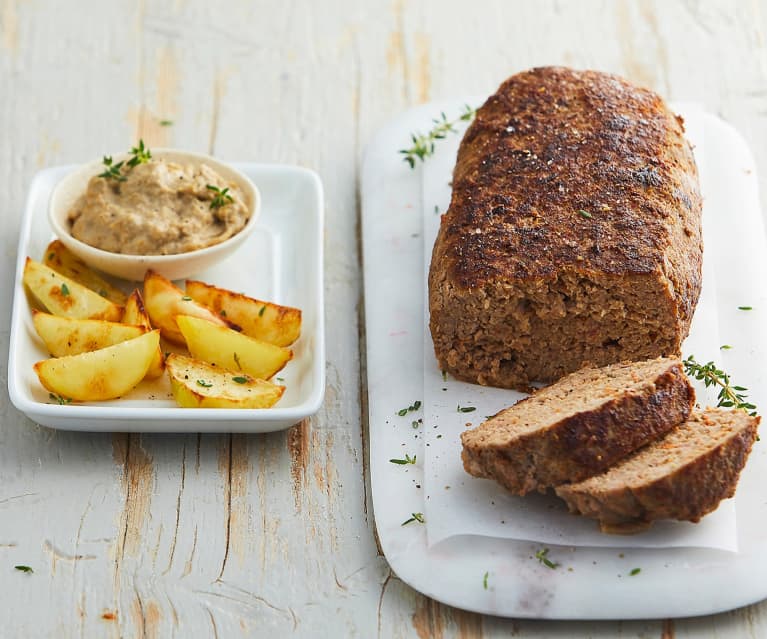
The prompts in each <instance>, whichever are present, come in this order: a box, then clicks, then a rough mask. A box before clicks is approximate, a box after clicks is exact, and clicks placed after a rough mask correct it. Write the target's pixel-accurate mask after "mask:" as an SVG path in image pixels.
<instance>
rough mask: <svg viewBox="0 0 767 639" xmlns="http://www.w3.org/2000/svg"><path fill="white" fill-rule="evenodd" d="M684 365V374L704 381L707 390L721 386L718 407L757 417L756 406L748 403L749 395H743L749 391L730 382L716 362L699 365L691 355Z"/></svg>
mask: <svg viewBox="0 0 767 639" xmlns="http://www.w3.org/2000/svg"><path fill="white" fill-rule="evenodd" d="M682 363H683V364H684V372H685V373H687V374H688V375H689V376H690V377H694V378H695V379H697V380H698V381H702V382H703V384H704V385H705V386H706V388H708V387H709V386H719V395H718V396H717V399H718V403H717V406H722V407H724V408H737V409H740V410H744V411H746V412H747V413H748V414H749V415H751V416H755V415H756V406H755V405H754V404H752V403H750V402H748V401H746V399H747V398H748V395H744V394H743V393H744V392H745V391H747V390H748V389H747V388H746V387H745V386H734V385H733V384H732V383H731V382H730V376H729V375H728V374H727V373H725V372H724V371H723V370H721V369H719V368H717V367H716V364H714V362H708V363H707V364H699V363H698V362H696V361H695V357H693V356H692V355H690V356H689V357H688V358H687V359H686V360H684V362H682Z"/></svg>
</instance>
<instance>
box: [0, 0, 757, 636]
mask: <svg viewBox="0 0 767 639" xmlns="http://www.w3.org/2000/svg"><path fill="white" fill-rule="evenodd" d="M766 38H767V6H765V3H764V2H763V1H761V0H753V1H749V0H742V1H738V2H735V1H734V0H732V1H727V0H721V1H718V2H717V1H708V0H706V1H701V2H695V1H694V0H679V1H673V0H657V1H656V2H640V1H637V2H630V1H614V2H610V1H607V0H605V1H603V2H598V1H592V0H583V1H577V2H576V1H571V2H566V1H565V0H559V1H556V0H544V1H537V2H532V1H531V2H523V1H515V2H512V1H508V0H497V1H489V0H478V1H477V2H473V3H458V2H446V1H444V0H428V1H427V0H424V1H413V2H408V1H406V0H387V1H386V2H377V1H375V0H368V1H366V2H361V1H360V0H328V1H327V2H309V1H305V2H285V3H277V2H268V1H265V0H264V1H261V2H245V1H241V2H240V1H238V2H235V1H234V0H229V1H227V2H225V3H224V2H221V3H215V2H210V1H205V0H167V1H163V2H160V1H158V2H149V1H147V0H142V1H141V2H130V1H127V0H113V1H112V2H97V1H95V0H93V1H88V2H78V3H77V7H76V9H75V3H68V2H66V3H65V2H43V1H42V0H27V1H24V0H3V1H2V2H0V131H1V132H2V133H0V141H1V142H2V143H1V144H0V183H1V184H2V185H3V194H4V195H3V198H2V229H1V230H0V237H1V238H2V253H1V254H0V259H2V268H0V293H1V295H2V297H1V298H0V303H1V304H2V308H3V309H5V311H4V312H3V314H2V317H1V318H0V361H2V362H3V363H2V367H1V368H0V376H1V377H2V382H3V383H2V384H0V601H2V604H1V605H0V610H1V611H2V612H0V636H1V637H11V638H15V637H147V638H148V637H176V636H178V637H222V638H223V637H240V636H242V637H245V636H248V637H250V636H258V637H261V636H264V637H284V636H300V637H345V636H350V637H351V636H358V637H375V636H380V637H482V636H487V637H490V636H509V635H511V636H517V637H576V638H577V637H605V638H606V637H617V636H620V637H636V638H637V639H638V638H639V637H663V638H666V639H668V638H671V637H674V636H677V637H712V638H713V637H754V638H757V637H763V636H765V635H767V605H765V604H757V605H754V606H751V607H748V608H745V609H742V610H739V611H735V612H731V613H727V614H722V615H718V616H714V617H707V618H699V619H677V620H650V621H635V622H623V623H619V622H545V621H519V620H511V619H498V618H490V617H482V616H480V615H476V614H473V613H467V612H462V611H460V610H457V609H453V608H449V607H447V606H444V605H441V604H439V603H437V602H435V601H432V600H429V599H427V598H426V597H424V596H422V595H420V594H418V593H416V592H414V591H413V590H411V589H410V588H409V587H408V586H406V585H404V584H403V583H402V582H400V581H399V580H398V578H397V576H396V575H395V574H393V573H392V572H391V571H390V570H389V568H388V565H387V562H386V560H385V559H384V558H383V557H382V556H381V554H380V552H379V551H378V549H377V545H376V537H375V523H374V520H373V509H372V504H371V501H370V486H369V478H368V476H367V473H366V458H367V456H368V452H369V451H368V450H367V445H366V442H367V432H368V428H369V425H368V424H367V420H366V405H365V398H366V387H365V352H364V350H365V349H364V334H362V333H361V326H362V320H363V318H362V317H361V314H360V309H361V303H362V299H363V295H364V294H365V292H364V291H363V290H362V286H361V255H360V250H359V243H358V237H359V228H358V225H359V222H358V220H359V210H358V197H357V174H358V163H359V159H360V156H361V153H362V150H363V148H364V145H365V143H366V141H367V140H368V139H369V138H370V137H371V135H372V134H373V133H374V132H375V130H376V129H377V128H378V127H380V126H382V125H383V124H384V123H385V122H386V121H387V120H388V119H390V118H391V117H393V116H394V115H396V114H397V113H399V112H400V111H402V110H403V109H405V108H407V107H408V106H411V105H413V104H417V103H420V102H424V101H428V100H430V99H433V98H440V97H449V96H452V95H467V94H487V93H490V92H492V91H493V90H494V89H495V88H496V86H497V85H498V84H499V83H500V81H501V80H503V79H504V78H505V77H507V76H508V75H510V74H511V73H512V72H515V71H517V70H521V69H524V68H526V67H530V66H535V65H541V64H551V63H563V64H568V65H572V66H576V67H592V68H599V69H603V70H608V71H614V72H618V73H620V74H623V75H625V76H627V77H629V78H631V79H633V80H635V81H638V82H640V83H644V84H646V85H649V86H651V87H653V88H654V89H656V90H658V91H659V92H660V93H662V94H663V95H664V96H666V97H667V98H669V99H673V100H695V101H700V102H702V103H704V104H705V105H706V107H707V108H708V109H709V110H711V111H713V112H715V113H718V114H720V115H721V116H722V117H724V118H725V119H727V120H729V121H731V122H732V123H734V124H735V125H736V126H737V127H738V128H739V129H740V131H741V132H742V133H743V134H744V135H745V136H746V138H747V139H748V140H749V141H750V143H751V148H752V149H753V151H754V153H755V155H756V159H757V164H758V166H759V168H760V172H761V176H762V177H761V184H762V187H763V189H762V192H763V193H767V182H765V177H767V42H766V40H765V39H766ZM163 121H170V124H169V123H167V122H166V123H165V125H163ZM138 138H143V139H144V140H145V141H146V142H147V143H148V144H149V145H150V146H154V147H159V146H179V147H184V148H188V149H192V150H200V151H206V152H210V153H214V154H216V155H217V156H219V157H221V158H223V159H227V160H250V161H258V162H282V163H294V164H300V165H304V166H308V167H312V168H314V169H315V170H317V171H318V172H319V174H320V175H321V177H322V179H323V181H324V185H325V192H326V207H327V224H326V236H325V248H326V255H327V257H326V264H325V268H326V279H325V292H326V318H327V344H328V348H327V352H328V363H327V379H328V384H327V395H326V400H325V404H324V406H323V408H322V409H321V411H320V412H319V414H317V415H316V416H315V417H313V418H312V419H310V420H307V421H305V422H303V423H301V424H298V425H296V426H295V427H293V428H292V429H291V430H290V431H287V432H284V433H276V434H271V435H265V436H244V435H216V436H210V435H198V434H188V435H183V436H178V435H174V436H163V435H123V434H114V435H100V434H99V435H95V434H83V433H67V432H56V431H52V430H48V429H46V428H42V427H39V426H37V425H35V424H34V423H31V422H30V421H29V420H27V419H26V418H25V417H24V416H23V415H21V414H20V413H18V412H17V411H16V409H15V408H14V407H13V406H12V405H10V403H9V401H8V394H7V390H6V388H5V386H6V384H5V382H6V379H7V365H6V362H7V358H8V336H9V328H10V304H11V283H12V278H13V267H14V264H15V253H16V243H17V235H18V230H19V220H20V215H21V211H22V207H23V203H24V199H25V194H26V190H27V188H28V186H29V183H30V179H31V176H32V175H33V174H34V173H35V171H37V170H38V169H40V168H42V167H45V166H50V165H56V164H64V163H71V162H81V161H86V160H90V159H93V158H96V157H99V156H101V155H102V154H103V153H104V152H105V151H110V150H113V149H120V148H124V147H125V148H127V146H129V145H130V144H131V143H133V142H135V141H136V140H137V139H138ZM762 202H763V206H764V207H765V210H767V206H765V205H767V199H766V198H765V197H764V196H763V198H762ZM370 427H371V428H372V427H374V425H370ZM17 564H24V565H29V566H31V567H32V568H33V569H34V573H33V574H24V573H21V572H19V571H16V570H14V565H17ZM766 578H767V577H766ZM723 587H725V586H724V585H723Z"/></svg>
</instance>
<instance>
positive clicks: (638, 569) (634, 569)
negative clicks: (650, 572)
mask: <svg viewBox="0 0 767 639" xmlns="http://www.w3.org/2000/svg"><path fill="white" fill-rule="evenodd" d="M640 572H642V569H641V568H632V569H631V572H630V573H629V576H630V577H634V576H635V575H638V574H639V573H640Z"/></svg>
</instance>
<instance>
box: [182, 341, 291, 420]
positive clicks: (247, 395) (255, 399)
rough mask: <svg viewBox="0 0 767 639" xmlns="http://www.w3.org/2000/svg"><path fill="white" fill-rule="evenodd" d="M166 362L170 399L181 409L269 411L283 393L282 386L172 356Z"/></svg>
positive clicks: (190, 359)
mask: <svg viewBox="0 0 767 639" xmlns="http://www.w3.org/2000/svg"><path fill="white" fill-rule="evenodd" d="M167 363H168V375H169V376H170V387H171V390H172V391H173V397H174V398H175V400H176V402H177V403H178V405H179V406H181V407H183V408H269V407H270V406H274V404H276V403H277V401H278V400H279V399H280V397H282V394H283V393H284V392H285V387H284V386H278V385H277V384H272V383H271V382H266V381H264V380H263V379H254V378H253V377H251V376H250V375H245V374H243V373H241V372H238V373H233V372H231V371H228V370H225V369H223V368H221V367H219V366H213V365H212V364H208V363H207V362H201V361H199V360H196V359H192V358H190V357H185V356H184V355H177V354H176V353H171V354H170V355H168V362H167Z"/></svg>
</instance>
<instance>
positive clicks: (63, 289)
mask: <svg viewBox="0 0 767 639" xmlns="http://www.w3.org/2000/svg"><path fill="white" fill-rule="evenodd" d="M61 294H62V295H65V296H66V295H69V287H68V286H67V284H66V282H64V283H62V284H61Z"/></svg>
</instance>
